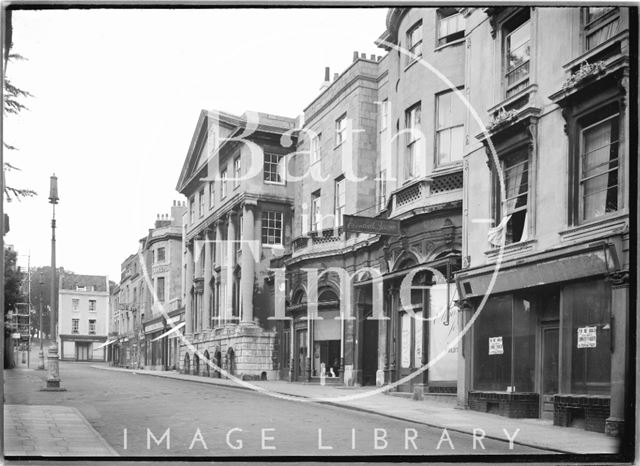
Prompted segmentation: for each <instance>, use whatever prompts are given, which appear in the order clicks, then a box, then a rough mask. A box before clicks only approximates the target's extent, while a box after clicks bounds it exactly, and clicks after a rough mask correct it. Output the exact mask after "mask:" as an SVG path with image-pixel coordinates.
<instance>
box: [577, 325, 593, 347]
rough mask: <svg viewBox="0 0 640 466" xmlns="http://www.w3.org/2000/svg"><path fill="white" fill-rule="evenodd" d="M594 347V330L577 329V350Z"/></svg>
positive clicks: (588, 328)
mask: <svg viewBox="0 0 640 466" xmlns="http://www.w3.org/2000/svg"><path fill="white" fill-rule="evenodd" d="M595 347H596V328H595V327H578V348H595Z"/></svg>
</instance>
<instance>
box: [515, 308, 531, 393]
mask: <svg viewBox="0 0 640 466" xmlns="http://www.w3.org/2000/svg"><path fill="white" fill-rule="evenodd" d="M535 335H536V317H535V314H534V312H533V310H532V308H531V302H530V301H528V300H526V299H523V298H519V297H517V296H514V299H513V355H514V359H515V360H516V361H517V363H516V364H515V366H514V367H513V384H514V386H515V390H516V391H518V392H532V391H534V374H535V355H536V351H535V350H536V337H535Z"/></svg>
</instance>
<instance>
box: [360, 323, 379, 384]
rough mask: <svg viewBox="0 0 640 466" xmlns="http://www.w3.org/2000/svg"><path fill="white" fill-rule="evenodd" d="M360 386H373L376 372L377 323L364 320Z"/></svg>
mask: <svg viewBox="0 0 640 466" xmlns="http://www.w3.org/2000/svg"><path fill="white" fill-rule="evenodd" d="M362 339H363V340H364V341H363V342H362V384H363V385H375V384H376V371H377V370H378V321H377V320H367V318H366V317H365V318H364V322H363V332H362Z"/></svg>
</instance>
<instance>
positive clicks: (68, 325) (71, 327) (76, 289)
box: [58, 272, 109, 361]
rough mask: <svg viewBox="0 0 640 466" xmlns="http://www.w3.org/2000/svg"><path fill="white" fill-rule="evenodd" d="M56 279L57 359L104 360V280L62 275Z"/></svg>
mask: <svg viewBox="0 0 640 466" xmlns="http://www.w3.org/2000/svg"><path fill="white" fill-rule="evenodd" d="M59 280H60V286H59V288H58V308H59V317H58V348H60V359H62V360H72V361H96V360H97V361H104V360H105V349H104V343H106V341H107V334H108V326H109V283H108V280H107V277H105V276H100V275H77V274H73V273H68V272H63V273H62V274H61V276H60V279H59Z"/></svg>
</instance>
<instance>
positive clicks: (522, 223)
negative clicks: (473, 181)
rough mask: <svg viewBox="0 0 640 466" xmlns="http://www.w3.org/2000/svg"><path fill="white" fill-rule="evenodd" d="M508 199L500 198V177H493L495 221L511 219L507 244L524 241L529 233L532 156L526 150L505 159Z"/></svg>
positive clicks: (507, 233) (497, 222)
mask: <svg viewBox="0 0 640 466" xmlns="http://www.w3.org/2000/svg"><path fill="white" fill-rule="evenodd" d="M500 167H501V170H502V176H503V180H504V192H505V199H504V200H502V199H501V190H500V177H499V176H498V173H495V174H494V198H495V200H496V201H495V222H496V225H498V224H500V223H501V222H502V221H503V219H505V218H506V219H508V220H507V224H506V227H505V234H506V238H505V244H511V243H517V242H520V241H525V240H526V239H527V236H528V235H527V233H528V221H527V220H528V205H529V154H528V153H527V150H526V149H522V150H520V151H517V152H514V153H512V154H509V155H507V156H505V157H503V158H502V160H501V163H500Z"/></svg>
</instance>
